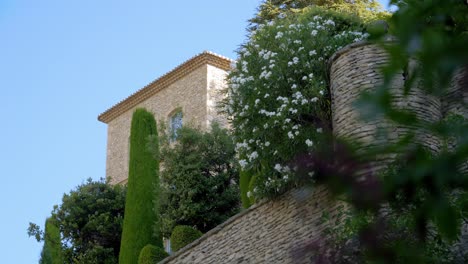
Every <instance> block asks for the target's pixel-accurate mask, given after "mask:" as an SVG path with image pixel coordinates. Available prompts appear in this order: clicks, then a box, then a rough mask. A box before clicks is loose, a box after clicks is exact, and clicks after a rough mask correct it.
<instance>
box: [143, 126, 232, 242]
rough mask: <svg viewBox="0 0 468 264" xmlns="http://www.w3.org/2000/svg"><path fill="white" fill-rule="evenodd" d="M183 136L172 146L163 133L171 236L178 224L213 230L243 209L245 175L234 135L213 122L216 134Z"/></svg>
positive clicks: (164, 201) (164, 194) (185, 130)
mask: <svg viewBox="0 0 468 264" xmlns="http://www.w3.org/2000/svg"><path fill="white" fill-rule="evenodd" d="M160 131H164V129H160ZM177 134H178V135H177V141H175V142H173V143H169V142H168V141H167V140H164V134H163V133H161V140H162V143H161V162H164V170H163V171H162V172H161V205H160V208H161V219H162V231H163V234H164V235H165V236H166V237H169V236H170V235H171V233H172V229H173V228H174V227H175V226H177V225H189V226H193V227H195V228H197V229H198V230H200V231H202V232H207V231H209V230H210V229H212V228H214V227H216V226H217V225H219V224H220V223H222V222H224V221H225V220H226V219H228V218H229V217H231V216H232V215H234V214H236V213H237V212H238V211H239V185H238V177H239V175H238V171H237V166H236V165H235V164H236V163H237V161H236V159H235V151H234V143H233V140H232V138H231V136H230V134H229V133H228V131H227V130H226V129H222V128H220V127H219V126H218V125H217V124H213V126H212V127H211V131H206V132H205V131H199V130H197V129H193V128H190V127H182V128H181V129H179V130H178V132H177ZM152 148H154V147H152Z"/></svg>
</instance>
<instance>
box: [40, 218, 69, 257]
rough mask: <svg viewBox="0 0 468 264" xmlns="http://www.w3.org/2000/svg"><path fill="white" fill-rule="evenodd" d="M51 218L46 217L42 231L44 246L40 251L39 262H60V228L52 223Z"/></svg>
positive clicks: (61, 255)
mask: <svg viewBox="0 0 468 264" xmlns="http://www.w3.org/2000/svg"><path fill="white" fill-rule="evenodd" d="M54 221H55V220H54V219H53V218H47V220H46V224H45V231H44V246H43V248H42V252H41V258H40V260H39V263H41V264H62V263H63V253H62V242H61V239H60V230H59V228H58V227H57V225H56V224H55V223H54Z"/></svg>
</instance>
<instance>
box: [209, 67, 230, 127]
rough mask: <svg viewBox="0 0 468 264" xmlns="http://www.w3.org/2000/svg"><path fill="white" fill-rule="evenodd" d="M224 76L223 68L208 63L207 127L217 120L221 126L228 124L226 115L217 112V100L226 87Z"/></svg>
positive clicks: (221, 96)
mask: <svg viewBox="0 0 468 264" xmlns="http://www.w3.org/2000/svg"><path fill="white" fill-rule="evenodd" d="M226 76H227V72H226V71H225V70H222V69H220V68H217V67H214V66H211V65H208V87H207V88H208V89H207V98H208V101H207V103H206V104H207V119H206V123H207V127H210V124H211V123H212V122H217V123H218V124H220V125H221V126H223V127H228V126H229V124H228V120H227V118H226V116H225V115H220V114H218V112H219V110H220V109H219V102H221V100H222V99H223V98H224V95H223V89H224V88H225V87H227V84H226Z"/></svg>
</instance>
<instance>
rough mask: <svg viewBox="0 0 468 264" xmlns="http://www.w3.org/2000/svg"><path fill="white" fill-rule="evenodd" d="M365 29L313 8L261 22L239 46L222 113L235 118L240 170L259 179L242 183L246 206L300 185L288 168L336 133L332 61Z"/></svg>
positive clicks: (347, 17) (348, 18)
mask: <svg viewBox="0 0 468 264" xmlns="http://www.w3.org/2000/svg"><path fill="white" fill-rule="evenodd" d="M363 28H364V26H363V24H362V23H361V22H360V20H359V19H358V18H357V17H354V16H351V15H345V14H339V13H336V12H333V11H329V10H325V9H323V8H311V9H308V10H306V11H305V12H304V13H301V14H299V15H289V16H286V17H282V18H279V19H276V20H273V21H271V22H269V23H268V24H264V25H260V26H259V27H258V29H257V30H256V31H252V32H251V35H250V38H249V40H248V42H247V43H245V44H243V45H242V46H241V48H240V50H239V51H238V55H239V59H238V60H237V62H236V63H235V69H234V70H233V71H232V72H231V73H230V74H229V88H228V95H229V96H228V98H227V99H226V101H225V110H226V112H227V113H228V115H229V116H231V117H232V118H231V122H232V127H233V128H234V138H235V139H236V150H237V153H238V154H239V164H240V166H241V170H242V171H243V173H247V174H250V177H248V176H246V175H243V180H248V179H255V183H253V184H246V183H244V182H242V187H243V189H241V193H242V195H241V196H242V197H243V200H244V201H247V199H245V198H246V197H249V198H252V197H255V198H261V197H268V196H274V195H277V194H279V193H282V192H284V191H285V190H287V189H288V188H289V187H290V186H293V185H296V184H297V182H296V181H295V178H294V168H291V167H290V164H288V163H289V162H290V161H292V160H293V159H294V158H295V157H297V155H298V154H301V153H307V152H310V151H313V150H314V149H315V147H316V146H317V143H318V142H320V141H321V138H322V137H324V136H323V135H324V134H325V133H322V132H326V131H329V130H330V129H331V124H330V96H329V94H328V78H327V72H328V70H327V62H328V59H329V58H330V57H331V55H332V54H334V53H335V52H336V51H337V50H338V49H340V48H341V47H343V46H345V45H347V44H350V43H352V42H356V41H360V40H362V39H365V38H366V37H367V34H366V33H364V32H363ZM312 174H313V173H311V175H312ZM245 186H252V189H245ZM244 204H246V203H245V202H244Z"/></svg>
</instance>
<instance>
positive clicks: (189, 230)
mask: <svg viewBox="0 0 468 264" xmlns="http://www.w3.org/2000/svg"><path fill="white" fill-rule="evenodd" d="M202 235H203V234H202V232H200V231H198V230H196V229H195V228H193V227H191V226H185V225H179V226H176V227H174V230H173V231H172V235H171V249H172V251H174V252H175V251H177V250H179V249H181V248H183V247H185V246H186V245H188V244H190V243H192V242H193V241H195V240H196V239H198V238H199V237H201V236H202Z"/></svg>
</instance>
